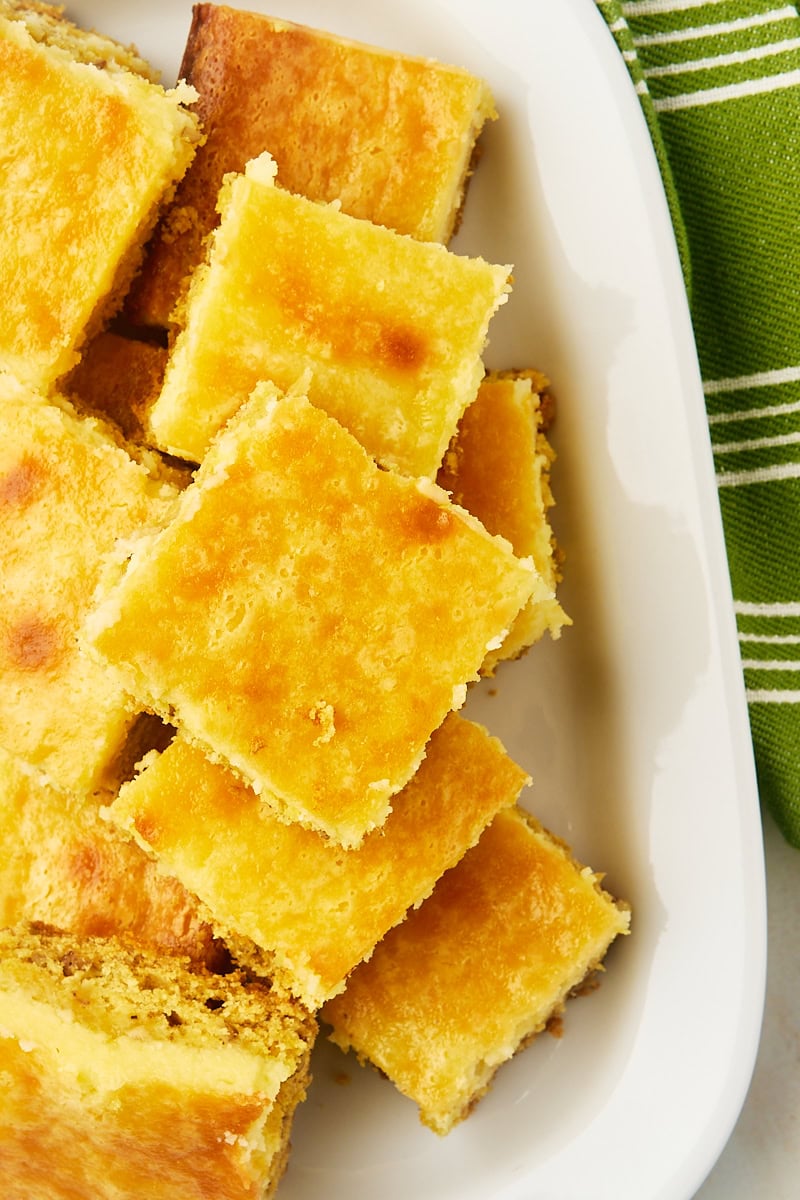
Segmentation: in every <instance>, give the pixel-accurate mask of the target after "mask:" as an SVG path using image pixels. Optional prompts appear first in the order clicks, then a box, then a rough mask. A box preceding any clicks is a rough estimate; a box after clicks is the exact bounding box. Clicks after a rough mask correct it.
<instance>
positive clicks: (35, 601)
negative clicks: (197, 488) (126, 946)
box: [0, 374, 176, 794]
mask: <svg viewBox="0 0 800 1200" xmlns="http://www.w3.org/2000/svg"><path fill="white" fill-rule="evenodd" d="M175 495H176V492H175V490H174V489H173V488H171V487H169V486H168V485H167V484H164V483H162V482H158V481H155V480H154V479H152V478H151V477H150V475H149V474H148V473H147V471H146V470H145V469H144V467H142V466H140V465H139V464H137V463H134V462H133V461H132V460H131V459H130V458H129V456H128V455H127V454H126V452H125V451H124V450H123V449H122V448H121V447H120V446H119V445H117V444H116V443H115V442H114V441H113V440H112V438H111V437H110V436H108V435H107V433H106V432H105V430H104V429H103V427H102V426H101V425H100V424H99V423H98V422H96V421H92V420H89V419H88V418H87V419H81V418H78V417H77V416H76V415H75V413H74V412H73V411H72V410H71V409H70V408H69V406H68V405H67V404H66V402H64V405H63V406H62V405H59V404H56V403H49V402H47V401H44V400H42V399H41V398H40V397H37V396H36V394H35V393H34V392H32V391H31V390H30V389H29V388H27V387H25V386H23V385H22V384H18V383H17V382H16V381H15V380H13V379H12V378H11V377H10V376H9V375H2V374H0V671H2V679H3V687H2V689H0V746H2V747H4V748H5V749H6V750H8V751H10V752H11V753H13V754H16V755H18V756H19V757H20V758H22V759H25V760H26V761H27V762H28V763H29V764H30V765H31V766H32V767H33V768H35V769H36V770H38V771H39V772H41V773H44V775H45V776H46V777H47V779H48V780H49V781H50V782H51V783H52V784H53V785H54V786H56V787H59V788H61V789H63V790H64V791H74V792H77V793H80V794H84V793H86V792H88V791H89V790H91V789H92V788H93V787H95V786H96V785H97V783H98V780H99V778H100V776H101V775H102V772H103V769H104V767H105V766H106V764H107V763H108V762H109V760H110V759H112V758H113V756H114V755H115V754H116V753H117V751H118V750H119V748H120V746H121V744H122V742H123V740H124V737H125V734H126V731H127V729H128V727H129V726H130V723H131V721H132V718H133V715H134V713H135V709H134V708H132V706H131V703H130V699H129V697H128V696H126V694H125V692H124V690H123V689H122V687H121V686H120V684H119V682H118V681H117V680H116V679H114V678H112V677H111V676H109V675H108V673H107V672H106V671H105V670H104V669H103V668H102V667H101V666H98V664H97V663H96V662H93V661H91V660H90V659H89V658H88V657H87V656H86V655H85V654H84V653H83V652H82V651H81V650H80V648H79V647H78V644H77V635H78V630H79V629H80V627H81V625H82V623H83V620H84V617H85V615H86V613H87V611H88V610H89V608H90V605H91V602H92V597H93V594H94V590H95V587H96V586H97V583H98V581H99V578H100V574H101V571H102V569H103V562H104V556H105V555H106V554H108V553H110V552H111V551H112V550H113V549H114V547H115V545H116V544H117V543H118V542H119V541H120V540H122V541H124V540H125V539H127V538H129V537H131V536H132V535H133V534H134V533H135V532H137V531H138V530H139V529H141V528H142V527H143V526H151V525H153V524H157V523H159V522H160V521H161V520H162V519H163V518H164V517H165V516H166V514H167V512H168V511H169V508H170V505H171V504H172V502H173V499H174V497H175Z"/></svg>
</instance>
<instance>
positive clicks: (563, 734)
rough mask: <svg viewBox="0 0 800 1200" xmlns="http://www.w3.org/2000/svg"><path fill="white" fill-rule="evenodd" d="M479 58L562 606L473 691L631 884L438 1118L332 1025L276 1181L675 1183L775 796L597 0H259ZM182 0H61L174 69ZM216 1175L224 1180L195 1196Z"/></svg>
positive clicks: (539, 810) (642, 166) (542, 811)
mask: <svg viewBox="0 0 800 1200" xmlns="http://www.w3.org/2000/svg"><path fill="white" fill-rule="evenodd" d="M246 7H248V8H250V9H253V10H260V9H263V10H264V11H267V12H270V13H271V14H272V15H276V16H281V17H285V18H288V19H293V20H297V21H300V22H305V23H307V24H311V25H315V26H317V27H319V28H326V29H329V30H331V31H334V32H337V33H340V34H344V35H347V36H352V37H355V38H359V39H361V40H363V41H369V42H372V43H374V44H380V45H384V46H387V47H391V48H394V49H399V50H403V51H407V52H410V53H414V54H419V55H431V56H434V57H437V58H439V59H442V60H444V61H449V62H453V63H458V64H460V65H463V66H466V67H468V68H470V69H472V70H473V71H475V72H476V73H478V74H482V75H483V76H485V77H486V78H487V79H488V80H489V82H490V84H491V86H492V88H493V91H494V93H495V96H496V100H497V104H498V109H499V112H500V119H499V121H497V122H496V123H495V124H494V125H493V126H492V127H491V128H490V130H489V132H488V134H487V136H486V138H485V151H484V155H483V158H482V161H481V163H480V166H479V169H478V171H477V173H476V175H475V177H474V180H473V183H472V186H471V189H470V193H469V197H468V201H467V205H466V211H465V219H464V224H463V227H462V229H461V232H460V233H459V235H458V238H457V240H456V242H455V243H454V245H453V249H455V250H457V251H459V252H463V253H470V254H472V253H476V254H481V255H482V256H484V257H485V258H488V259H490V260H493V261H495V262H512V263H513V264H514V278H515V287H514V292H513V295H512V297H511V300H510V302H509V303H508V304H507V305H506V306H505V308H504V309H503V310H502V311H501V312H500V314H499V315H498V317H497V318H496V319H495V321H494V322H493V327H492V332H491V345H490V347H489V350H488V353H487V362H488V364H489V365H490V366H493V367H504V366H529V365H531V366H536V367H538V368H540V369H541V370H543V371H545V372H546V373H547V374H548V376H549V377H550V379H551V380H552V385H553V393H554V395H555V397H556V400H557V405H558V417H557V425H556V427H555V430H554V433H553V440H554V443H555V446H556V449H557V451H558V455H559V457H558V461H557V463H556V466H555V470H554V476H553V485H554V489H555V493H556V497H557V501H558V506H557V508H556V509H555V510H554V524H555V527H556V532H557V535H558V538H559V541H560V543H561V545H562V547H563V548H564V550H565V552H566V555H567V561H566V568H565V581H564V584H563V588H562V592H561V595H562V600H563V603H564V605H565V607H566V608H567V609H568V611H569V612H570V614H571V616H572V618H573V620H574V626H573V627H572V628H571V629H568V630H566V631H565V633H564V635H563V637H562V638H561V640H560V641H559V642H556V643H551V642H548V643H544V644H540V645H539V646H537V647H535V648H534V649H533V650H532V651H531V653H530V654H529V655H528V656H527V657H526V658H525V659H523V660H522V661H520V662H518V663H512V664H506V665H505V666H504V667H503V668H502V669H501V670H500V672H499V673H498V676H497V678H496V679H495V680H494V681H493V683H492V684H490V685H482V686H481V687H480V688H479V689H476V691H475V692H474V693H473V694H472V696H471V698H470V700H469V702H468V709H467V711H468V713H469V715H470V716H474V717H477V718H478V719H480V720H483V721H484V722H485V723H486V724H487V725H488V726H489V728H490V729H491V730H492V732H495V733H497V734H499V735H500V736H501V737H502V738H503V739H504V741H505V743H506V745H507V747H508V749H509V751H510V752H511V753H512V755H513V756H514V757H516V758H517V760H518V761H520V762H521V763H522V764H523V765H524V766H525V767H526V768H527V769H528V770H529V771H530V772H531V774H532V775H533V777H534V781H535V783H534V787H533V788H532V789H531V790H530V791H529V792H528V793H527V804H528V806H529V807H530V808H531V809H532V810H533V811H534V812H535V813H536V815H537V816H539V817H540V819H541V820H543V821H544V822H545V823H546V824H547V825H548V826H549V827H550V828H551V829H552V830H553V831H554V832H556V833H557V834H559V835H560V836H562V837H564V838H565V839H567V840H568V841H569V842H570V843H571V845H572V847H573V849H574V851H575V853H576V854H577V855H578V856H579V857H580V858H581V859H582V860H583V861H585V862H587V863H589V864H590V865H591V866H592V867H594V868H595V869H597V870H602V871H605V872H606V885H607V886H608V887H609V888H610V889H611V890H612V891H613V892H615V893H616V894H618V895H620V896H623V897H625V898H627V899H628V900H629V901H630V902H631V903H632V905H633V914H634V915H633V932H632V934H631V936H630V937H629V938H626V939H623V940H621V941H619V942H618V943H617V944H616V945H615V946H614V947H613V948H612V951H611V954H610V955H609V959H608V964H607V965H608V971H607V974H606V975H605V977H604V981H603V984H602V987H601V988H600V989H599V990H598V991H597V992H595V993H594V994H593V995H592V996H591V997H590V998H588V999H579V1000H575V1001H573V1002H572V1003H571V1004H570V1006H569V1008H568V1011H567V1015H566V1022H565V1035H564V1037H563V1038H561V1039H560V1040H556V1039H555V1038H552V1037H550V1036H548V1035H544V1036H542V1037H541V1038H539V1039H538V1040H537V1041H536V1042H535V1043H534V1044H533V1045H532V1046H531V1047H529V1048H528V1049H527V1050H525V1051H524V1052H523V1053H521V1054H520V1055H518V1056H517V1058H515V1059H514V1061H513V1062H512V1063H510V1064H508V1065H507V1066H505V1067H504V1068H503V1069H502V1070H501V1071H500V1073H499V1075H498V1076H497V1079H496V1082H495V1085H494V1087H493V1089H492V1091H491V1093H490V1095H489V1096H488V1097H487V1098H486V1099H485V1100H484V1101H483V1102H482V1103H481V1104H480V1105H479V1107H478V1108H477V1110H476V1111H475V1113H474V1114H473V1115H472V1116H471V1117H470V1118H469V1119H468V1120H467V1121H466V1122H464V1123H463V1124H462V1125H461V1126H459V1127H458V1128H457V1129H456V1130H455V1131H454V1132H453V1133H452V1134H450V1135H449V1137H447V1138H446V1139H439V1138H437V1137H436V1136H435V1135H434V1134H432V1133H430V1132H428V1131H427V1130H425V1129H424V1128H423V1127H422V1126H421V1125H420V1124H419V1122H418V1120H417V1116H416V1110H415V1109H414V1107H413V1105H412V1104H411V1103H410V1102H409V1101H407V1100H404V1099H403V1098H402V1097H400V1096H399V1095H398V1094H396V1093H395V1092H394V1090H393V1089H392V1087H391V1086H390V1085H389V1084H388V1083H387V1082H386V1081H385V1080H383V1079H381V1078H379V1077H378V1076H377V1075H376V1074H375V1073H373V1072H371V1071H370V1070H368V1069H362V1068H359V1067H358V1066H357V1064H356V1063H355V1062H354V1061H353V1060H351V1059H348V1058H345V1057H344V1056H342V1055H340V1054H339V1052H338V1051H336V1050H334V1049H333V1048H332V1047H330V1046H329V1045H326V1044H322V1045H321V1046H320V1047H319V1048H318V1050H317V1051H316V1052H315V1062H314V1067H315V1082H314V1084H313V1087H312V1089H311V1092H310V1095H309V1097H308V1100H307V1101H306V1103H305V1104H304V1105H303V1107H302V1109H301V1111H300V1112H299V1115H298V1118H297V1120H296V1123H295V1132H294V1139H293V1141H294V1150H293V1154H292V1158H291V1162H290V1167H289V1171H288V1173H287V1175H286V1177H285V1179H284V1181H283V1182H282V1184H281V1185H280V1188H279V1197H280V1200H376V1198H377V1197H380V1200H487V1198H489V1197H492V1198H499V1197H503V1200H586V1197H589V1196H591V1197H592V1200H688V1198H689V1197H690V1196H692V1195H693V1194H694V1192H695V1190H696V1189H697V1187H699V1185H700V1183H701V1182H702V1179H703V1178H704V1176H705V1174H706V1173H707V1172H708V1170H709V1169H710V1168H711V1166H712V1165H713V1162H714V1160H715V1159H716V1157H717V1155H718V1154H719V1152H720V1150H721V1149H722V1146H723V1145H724V1142H725V1140H726V1138H727V1136H728V1134H729V1132H730V1130H731V1128H732V1126H733V1123H734V1122H735V1119H736V1116H737V1113H738V1111H739V1108H740V1106H741V1104H742V1101H743V1099H744V1095H745V1092H746V1089H747V1084H748V1081H749V1078H750V1074H751V1070H752V1066H753V1061H754V1055H755V1050H756V1046H757V1041H758V1034H759V1029H760V1019H761V1009H762V997H763V986H764V965H765V921H764V917H765V913H764V909H765V901H764V879H763V864H762V852H761V831H760V823H759V810H758V801H757V795H756V788H755V782H754V773H753V766H752V756H751V750H750V738H749V727H748V723H747V713H746V707H745V702H744V694H743V688H742V682H741V672H740V668H739V661H738V649H737V644H736V638H735V628H734V622H733V616H732V605H731V597H730V589H729V582H728V576H727V567H726V561H725V552H724V543H723V537H722V532H721V526H720V517H719V509H718V504H717V496H716V489H715V483H714V476H713V469H712V465H711V455H710V449H709V442H708V434H707V429H706V422H705V415H704V409H703V398H702V393H701V388H700V382H699V375H698V368H697V362H696V357H695V352H694V345H693V341H692V334H691V326H690V321H689V316H688V312H687V307H686V301H685V296H684V291H683V286H682V281H681V276H680V270H679V265H678V261H677V255H676V251H675V246H674V242H673V238H672V231H671V226H670V223H669V216H668V212H667V207H666V203H665V200H664V196H663V192H662V189H661V182H660V178H659V175H658V170H657V166H656V163H655V159H654V156H653V154H652V149H651V146H650V142H649V139H648V136H647V131H646V128H645V126H644V122H643V120H642V116H641V113H640V111H639V107H638V102H637V99H636V96H635V94H634V92H633V89H632V87H631V85H630V82H629V80H628V76H627V73H626V70H625V67H624V64H623V63H622V60H621V58H620V57H619V54H618V52H617V50H616V48H615V47H614V45H613V42H612V41H611V38H610V36H609V34H608V32H607V30H606V28H605V25H604V23H603V21H602V19H601V18H600V16H599V14H598V12H597V11H596V9H595V7H594V4H593V3H592V0H559V3H557V4H556V3H552V2H551V0H404V2H403V3H402V4H400V3H391V2H390V0H370V3H368V4H367V3H366V2H359V0H270V2H268V3H266V4H265V3H263V0H247V4H246ZM190 9H191V5H190V3H189V0H135V2H131V0H118V2H117V0H74V2H70V3H68V5H67V11H68V14H69V15H71V16H73V18H74V19H76V20H78V21H79V22H80V23H83V24H88V25H94V26H95V27H97V28H98V29H100V30H102V31H103V32H107V33H109V34H111V35H113V36H116V37H118V38H121V39H122V40H124V41H126V42H134V43H136V45H137V46H138V48H139V49H140V51H141V52H142V53H143V54H145V55H146V56H147V57H148V58H149V59H150V60H151V61H153V62H154V63H155V64H156V65H157V66H159V67H160V68H161V69H162V71H163V76H164V81H165V82H167V83H171V82H173V81H174V78H175V73H176V71H177V68H178V64H179V62H180V57H181V52H182V48H183V44H184V41H185V37H186V33H187V31H188V26H189V18H190ZM209 1200H213V1198H211V1197H210V1198H209Z"/></svg>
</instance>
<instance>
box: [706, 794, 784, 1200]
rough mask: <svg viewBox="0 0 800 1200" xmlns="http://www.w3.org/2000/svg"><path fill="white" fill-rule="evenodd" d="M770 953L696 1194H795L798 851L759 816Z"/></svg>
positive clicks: (734, 1197) (729, 1197)
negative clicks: (743, 1075)
mask: <svg viewBox="0 0 800 1200" xmlns="http://www.w3.org/2000/svg"><path fill="white" fill-rule="evenodd" d="M764 850H765V858H766V872H767V905H768V927H769V935H768V950H767V954H768V960H767V991H766V999H765V1005H764V1023H763V1029H762V1034H761V1043H760V1046H759V1052H758V1057H757V1059H756V1065H755V1070H754V1073H753V1078H752V1082H751V1084H750V1090H749V1092H748V1094H747V1098H746V1100H745V1103H744V1107H743V1109H742V1112H741V1115H740V1117H739V1121H738V1123H737V1125H736V1127H735V1128H734V1130H733V1133H732V1135H731V1138H730V1140H729V1142H728V1144H727V1146H726V1147H725V1149H724V1151H723V1152H722V1155H721V1157H720V1158H719V1160H718V1161H717V1164H716V1166H715V1167H714V1168H713V1170H712V1171H711V1174H710V1175H709V1176H708V1178H707V1179H706V1181H705V1183H704V1184H703V1186H702V1187H701V1188H700V1190H699V1192H697V1194H696V1197H695V1200H798V1197H800V850H795V849H793V848H792V847H791V846H789V845H787V843H786V842H785V841H784V839H783V838H782V836H781V834H780V833H779V831H778V830H777V828H776V826H775V824H774V822H773V821H772V819H771V818H770V817H769V816H766V815H765V817H764Z"/></svg>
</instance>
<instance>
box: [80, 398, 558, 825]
mask: <svg viewBox="0 0 800 1200" xmlns="http://www.w3.org/2000/svg"><path fill="white" fill-rule="evenodd" d="M120 569H121V577H120V579H119V580H118V581H117V582H110V584H109V587H108V589H107V592H106V595H105V598H103V599H101V601H100V603H99V605H98V607H97V609H96V610H95V612H94V613H93V614H92V615H91V617H90V620H89V621H88V622H87V626H86V643H87V646H88V647H89V648H90V650H91V651H92V652H93V653H94V654H95V656H97V657H99V658H100V660H101V661H103V662H105V663H106V664H108V665H109V666H110V667H113V668H116V670H117V671H118V672H119V678H120V681H121V682H122V684H123V685H124V686H125V687H127V689H128V691H129V692H130V693H131V695H132V696H134V697H135V698H136V700H137V702H138V703H139V704H141V705H142V706H144V707H147V708H149V709H151V710H152V711H154V712H157V713H158V714H159V715H160V716H161V717H162V718H163V719H164V720H166V721H168V722H170V723H172V724H175V725H176V726H177V727H178V728H179V729H180V730H182V731H183V732H184V733H185V734H186V735H187V736H188V737H189V738H190V739H191V740H194V741H196V742H197V743H198V744H199V745H200V746H201V747H202V748H203V749H205V750H206V752H207V753H209V754H210V755H211V756H212V757H215V758H217V759H219V760H221V761H224V762H227V763H228V764H230V765H231V766H232V767H233V768H234V769H235V770H236V771H238V772H239V773H240V774H241V775H242V776H243V777H244V778H245V779H246V780H248V781H249V782H250V783H251V784H252V786H253V787H254V788H255V790H256V791H258V792H260V793H261V794H262V796H263V798H264V799H265V800H266V801H268V802H269V803H270V804H272V805H273V806H274V807H275V808H276V809H277V810H278V812H279V814H280V815H282V816H283V817H284V818H285V819H288V820H297V821H300V822H301V823H302V824H306V825H309V826H311V827H312V828H315V829H318V830H320V831H321V832H323V833H325V834H327V835H328V836H330V837H332V838H334V839H335V840H336V841H339V842H341V843H342V844H343V845H346V846H353V845H356V844H357V843H358V842H359V841H360V840H361V838H362V837H363V835H364V834H365V833H366V832H367V831H368V830H369V829H371V828H372V827H373V826H375V825H379V824H381V823H382V822H383V821H384V820H385V818H386V815H387V813H388V811H389V807H390V803H391V797H392V796H393V795H394V793H395V792H397V791H399V790H400V789H401V788H402V787H403V785H404V784H405V783H406V782H407V781H408V780H409V779H410V777H411V776H412V775H413V773H414V771H415V770H416V768H417V766H418V765H419V762H420V761H421V759H422V757H423V755H424V753H425V744H426V743H427V741H428V739H429V737H430V735H431V733H432V732H433V730H434V729H436V728H437V727H438V726H439V725H440V724H441V722H442V721H443V720H444V718H445V716H446V715H447V713H448V712H449V711H451V710H452V709H457V708H458V707H460V705H461V704H462V703H463V700H464V698H465V696H466V684H467V682H468V681H470V680H472V679H474V678H477V672H478V668H479V666H480V663H481V661H482V659H483V656H484V654H485V653H486V648H487V645H489V644H491V643H492V642H493V641H494V640H495V639H496V638H497V637H499V636H501V635H502V633H503V632H504V631H505V630H506V629H508V627H509V625H510V624H511V622H512V620H513V619H514V617H515V616H516V614H517V612H518V611H519V609H520V608H521V607H522V605H523V604H524V603H525V601H526V600H527V598H528V596H529V595H530V594H531V591H532V589H533V586H534V580H535V574H534V571H533V568H532V566H531V564H530V563H529V562H528V561H527V560H520V559H516V558H515V557H514V556H513V554H512V552H511V549H510V547H509V545H508V543H507V542H505V541H503V540H502V539H499V538H493V537H491V536H490V535H489V534H487V533H486V532H485V530H484V529H483V527H482V526H481V525H480V524H479V523H478V522H477V521H476V520H475V518H473V517H471V516H470V515H469V514H468V513H465V512H463V511H462V510H460V509H457V508H455V507H454V506H453V505H451V504H450V502H449V500H448V498H447V496H446V493H444V492H443V491H441V489H439V488H437V487H436V485H435V484H433V483H431V482H429V481H428V480H414V479H409V478H407V477H406V476H402V475H397V474H394V473H392V472H389V471H384V470H381V469H380V468H379V467H378V466H376V464H375V463H374V462H373V460H372V459H371V458H369V456H368V455H367V454H366V452H365V451H364V450H363V449H362V448H361V446H360V445H359V444H358V442H357V441H356V440H355V438H353V437H352V436H351V435H350V434H349V433H348V432H347V431H346V430H345V429H343V428H342V426H341V425H339V424H338V422H336V421H335V420H333V418H331V417H328V416H326V414H325V413H323V412H322V411H321V410H320V409H318V408H315V407H314V406H313V405H312V404H310V403H309V401H308V399H307V398H305V397H304V396H300V395H297V394H294V395H287V396H285V397H281V396H280V395H279V394H278V393H277V391H276V389H275V388H274V387H272V386H271V385H269V384H261V385H259V386H258V387H257V388H256V389H255V390H254V393H253V396H252V397H251V399H250V400H249V401H248V403H247V404H245V405H244V406H243V408H242V409H241V410H240V412H239V414H238V415H237V417H236V418H235V419H234V420H232V421H231V422H229V424H228V425H227V426H226V428H225V429H224V431H223V432H222V433H221V434H220V436H219V438H218V439H217V440H216V442H215V443H214V446H213V448H212V450H210V451H209V454H208V455H207V457H206V459H205V461H204V462H203V464H202V466H201V467H200V468H199V470H198V472H197V473H196V475H195V480H194V482H193V483H192V484H191V485H190V486H189V487H188V488H187V489H186V490H185V491H184V492H182V493H181V494H180V497H179V499H178V501H177V505H176V509H175V518H174V520H173V521H171V523H170V524H169V526H168V527H167V528H166V529H164V530H163V531H162V532H159V533H157V534H155V535H154V536H153V537H150V538H143V539H142V540H141V543H140V544H139V545H137V546H135V547H134V548H133V552H132V554H131V556H130V559H129V561H128V562H127V564H125V565H123V564H121V567H120Z"/></svg>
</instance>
